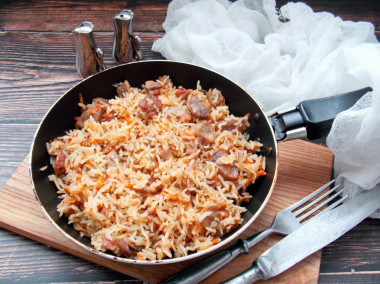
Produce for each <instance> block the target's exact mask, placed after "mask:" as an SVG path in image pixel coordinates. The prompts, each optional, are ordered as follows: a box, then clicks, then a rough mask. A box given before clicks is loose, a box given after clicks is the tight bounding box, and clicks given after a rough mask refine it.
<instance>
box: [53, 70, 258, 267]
mask: <svg viewBox="0 0 380 284" xmlns="http://www.w3.org/2000/svg"><path fill="white" fill-rule="evenodd" d="M156 82H159V83H160V84H162V87H161V88H160V89H159V90H158V93H156V96H157V98H158V99H159V100H160V101H161V102H162V105H163V107H162V110H160V111H158V112H157V113H155V114H154V115H153V116H151V117H149V116H148V115H147V113H146V112H144V111H143V110H142V108H141V107H139V103H140V101H141V100H142V99H144V98H145V97H146V96H147V92H148V91H149V90H148V89H147V88H146V86H144V85H143V87H142V88H141V89H139V88H133V87H129V84H128V83H127V82H125V83H124V85H119V87H120V86H121V89H120V90H121V91H122V95H120V96H117V97H115V98H114V99H111V100H109V101H108V102H107V103H106V104H105V107H106V111H105V112H104V114H103V115H102V118H101V119H100V121H99V122H97V121H96V120H95V119H94V118H93V116H91V117H89V118H88V119H87V120H86V121H84V126H83V128H81V129H73V130H70V131H68V132H67V133H66V135H64V136H62V137H59V138H56V139H53V140H52V141H49V143H47V150H48V152H49V154H50V155H51V156H52V164H53V167H54V166H55V162H56V159H57V158H56V157H57V156H58V155H60V153H61V154H62V155H64V156H63V157H64V160H63V161H64V167H65V171H64V173H62V174H59V173H57V172H56V174H52V175H50V176H49V179H50V180H51V181H53V182H54V183H55V185H56V186H57V188H58V194H59V197H60V198H61V199H62V201H61V202H60V204H59V205H58V212H59V213H60V215H61V216H62V215H63V214H65V215H66V216H67V217H68V219H69V223H71V224H73V226H74V228H75V229H76V230H78V231H80V232H81V233H82V234H83V235H85V236H89V237H91V243H92V245H93V246H94V247H95V248H96V249H97V250H100V251H106V250H110V251H113V252H114V253H115V254H117V255H124V256H126V257H130V258H134V259H148V260H156V259H164V258H173V257H181V256H186V255H188V254H189V253H191V252H196V251H200V250H205V249H207V248H209V247H210V246H212V245H214V244H217V243H218V242H220V240H221V237H222V236H223V235H225V234H227V233H229V232H230V231H232V230H233V229H234V228H236V226H238V225H239V224H241V222H242V218H241V214H242V213H244V212H245V211H246V209H245V208H244V207H243V206H241V205H240V203H242V202H245V201H249V199H250V198H251V196H250V194H249V193H248V192H246V188H247V186H249V185H250V184H251V183H253V182H254V181H255V180H256V179H257V178H258V177H259V176H261V175H264V174H265V172H264V170H265V160H264V159H263V157H262V156H260V155H258V152H259V151H260V147H261V146H262V145H261V144H260V143H259V142H257V141H249V137H248V135H247V134H245V133H241V131H240V130H239V129H238V128H239V127H240V125H239V124H240V123H242V121H241V120H238V119H237V118H235V117H234V116H233V115H231V114H230V113H229V109H228V107H227V106H226V105H225V104H224V98H223V97H222V94H221V92H220V91H218V90H217V89H209V90H208V91H207V92H206V91H203V90H202V89H201V87H200V85H199V83H198V85H197V86H196V89H195V90H189V92H190V95H192V96H196V97H197V98H199V100H200V101H202V102H206V103H207V104H209V105H210V109H211V113H210V115H209V117H208V118H207V119H199V118H196V117H195V116H191V115H190V116H188V115H187V114H186V113H188V109H187V106H186V99H185V98H182V97H181V96H178V94H177V95H176V91H177V90H178V89H179V88H176V87H174V86H173V84H172V83H171V80H170V78H169V77H168V76H163V77H160V78H158V79H157V80H156ZM123 86H124V89H123ZM98 103H99V101H98V102H93V103H92V104H90V105H84V104H80V106H81V107H82V108H83V110H84V111H85V110H88V109H89V108H91V107H92V108H94V107H99V106H98V105H97V104H98ZM184 113H185V115H183V114H184ZM179 114H181V115H182V116H181V115H179ZM230 119H234V121H237V122H236V129H232V130H223V131H222V129H221V128H223V125H225V124H226V121H228V120H230ZM204 121H207V122H208V123H210V124H211V125H212V126H213V127H214V129H215V134H214V137H213V139H212V141H211V142H210V141H209V142H207V141H205V140H204V139H202V137H199V136H198V135H197V132H196V131H195V128H196V127H197V125H199V124H201V123H202V122H204ZM220 150H225V151H226V152H227V155H223V156H221V157H219V158H218V159H217V160H216V161H210V157H211V156H212V155H213V154H214V153H216V152H218V151H220ZM219 165H221V166H222V167H223V166H224V167H225V168H226V169H228V171H230V172H231V168H232V167H234V168H235V169H237V170H238V178H237V180H231V179H228V178H224V176H223V175H222V174H221V173H220V170H219V167H220V166H219ZM227 174H228V173H227Z"/></svg>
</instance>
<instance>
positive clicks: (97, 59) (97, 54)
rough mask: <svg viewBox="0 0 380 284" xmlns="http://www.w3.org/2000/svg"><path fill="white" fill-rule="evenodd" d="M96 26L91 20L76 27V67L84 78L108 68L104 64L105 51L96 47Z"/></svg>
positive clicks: (74, 32) (74, 33) (74, 31)
mask: <svg viewBox="0 0 380 284" xmlns="http://www.w3.org/2000/svg"><path fill="white" fill-rule="evenodd" d="M93 30H94V26H93V24H92V23H91V22H83V23H81V24H79V25H78V26H76V27H75V29H74V30H73V35H74V39H75V43H76V67H77V71H78V73H79V74H80V75H82V76H83V77H84V78H86V77H88V76H90V75H92V74H95V73H97V72H99V71H102V70H104V69H106V66H105V65H104V64H103V59H102V57H103V52H102V50H101V49H100V48H97V47H96V43H95V39H94V34H93Z"/></svg>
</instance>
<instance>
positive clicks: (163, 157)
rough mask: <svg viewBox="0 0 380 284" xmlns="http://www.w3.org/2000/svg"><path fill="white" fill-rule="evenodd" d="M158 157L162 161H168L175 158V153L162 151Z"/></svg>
mask: <svg viewBox="0 0 380 284" xmlns="http://www.w3.org/2000/svg"><path fill="white" fill-rule="evenodd" d="M158 156H159V157H160V159H161V160H163V161H167V160H169V159H170V158H173V157H174V156H173V153H172V151H170V150H162V151H160V152H159V153H158Z"/></svg>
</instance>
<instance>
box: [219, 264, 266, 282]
mask: <svg viewBox="0 0 380 284" xmlns="http://www.w3.org/2000/svg"><path fill="white" fill-rule="evenodd" d="M260 279H264V277H263V275H262V271H261V269H260V267H259V266H258V265H257V264H256V262H254V263H253V265H252V266H251V268H249V269H247V270H245V271H243V272H242V273H240V274H239V275H236V276H235V277H232V278H230V279H228V280H227V281H225V282H223V284H251V283H254V282H256V281H258V280H260Z"/></svg>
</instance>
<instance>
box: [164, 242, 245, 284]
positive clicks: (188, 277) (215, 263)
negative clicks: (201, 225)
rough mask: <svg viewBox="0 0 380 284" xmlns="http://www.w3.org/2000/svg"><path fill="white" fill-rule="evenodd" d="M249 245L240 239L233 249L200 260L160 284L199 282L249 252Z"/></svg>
mask: <svg viewBox="0 0 380 284" xmlns="http://www.w3.org/2000/svg"><path fill="white" fill-rule="evenodd" d="M248 252H249V247H248V246H247V243H246V241H245V240H241V239H239V240H238V243H237V245H236V246H234V247H233V248H231V249H227V250H224V251H221V252H219V253H217V254H214V255H213V256H211V257H209V258H206V259H204V260H202V261H201V262H198V263H197V264H195V265H193V266H191V267H189V268H187V269H185V270H182V271H180V272H179V273H177V274H175V275H173V276H171V277H169V278H167V279H165V280H163V281H162V282H160V284H167V283H181V284H190V283H199V282H200V281H202V280H203V279H206V278H207V277H208V276H210V275H211V274H213V273H215V272H216V271H217V270H219V269H221V268H222V267H223V266H225V265H226V264H228V263H230V262H231V261H232V260H233V259H234V258H235V257H237V256H238V255H240V254H241V253H248Z"/></svg>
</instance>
